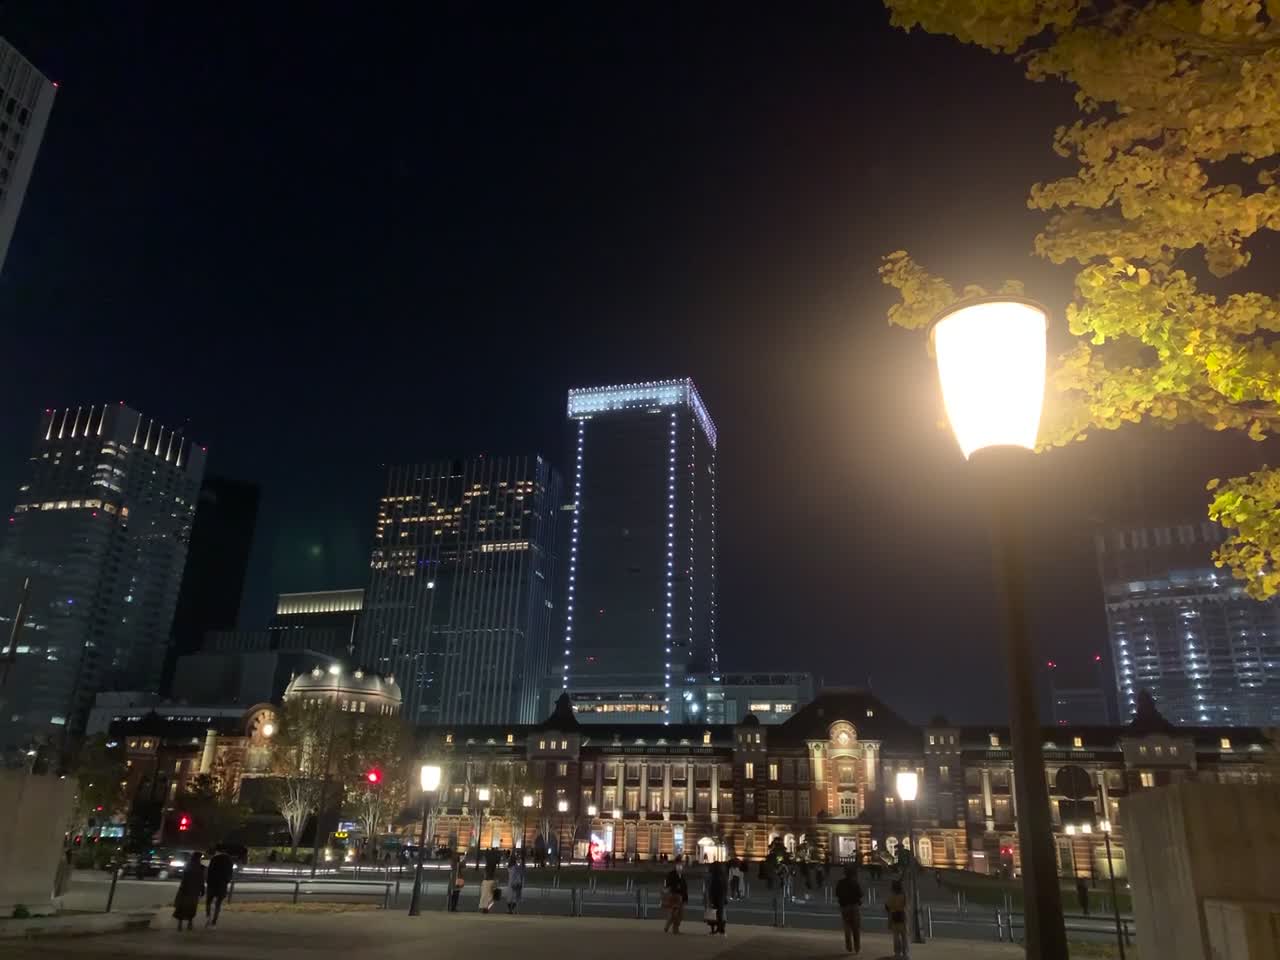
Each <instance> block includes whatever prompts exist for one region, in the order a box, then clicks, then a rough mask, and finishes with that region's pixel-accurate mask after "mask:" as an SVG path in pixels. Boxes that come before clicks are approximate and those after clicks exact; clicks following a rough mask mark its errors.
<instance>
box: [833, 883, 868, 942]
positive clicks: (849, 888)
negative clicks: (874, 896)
mask: <svg viewBox="0 0 1280 960" xmlns="http://www.w3.org/2000/svg"><path fill="white" fill-rule="evenodd" d="M836 902H837V903H838V904H840V923H841V925H842V926H843V927H844V948H845V950H846V951H848V952H849V953H861V952H862V887H861V886H860V885H859V884H858V868H857V867H855V866H853V865H851V864H847V865H846V866H845V868H844V876H843V877H841V878H840V880H839V882H838V883H836Z"/></svg>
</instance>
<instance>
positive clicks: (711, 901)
mask: <svg viewBox="0 0 1280 960" xmlns="http://www.w3.org/2000/svg"><path fill="white" fill-rule="evenodd" d="M728 887H729V885H728V883H727V882H726V881H725V876H724V864H722V863H720V862H718V861H717V862H716V863H713V864H711V870H710V872H709V873H708V874H707V913H708V914H710V913H711V911H712V910H714V911H715V919H714V920H712V919H710V917H708V918H707V925H708V926H709V927H710V928H711V932H712V933H718V934H720V935H721V936H724V902H725V898H726V896H727V894H728Z"/></svg>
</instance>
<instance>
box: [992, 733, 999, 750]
mask: <svg viewBox="0 0 1280 960" xmlns="http://www.w3.org/2000/svg"><path fill="white" fill-rule="evenodd" d="M991 745H992V746H993V747H998V746H1000V734H998V733H993V734H991Z"/></svg>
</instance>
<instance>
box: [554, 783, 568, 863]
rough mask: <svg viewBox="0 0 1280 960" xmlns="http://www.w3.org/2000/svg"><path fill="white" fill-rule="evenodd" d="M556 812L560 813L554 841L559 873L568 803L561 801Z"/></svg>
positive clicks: (562, 855) (562, 857)
mask: <svg viewBox="0 0 1280 960" xmlns="http://www.w3.org/2000/svg"><path fill="white" fill-rule="evenodd" d="M556 810H558V811H559V812H560V829H559V831H558V833H559V839H558V840H557V841H556V872H557V873H559V872H560V864H561V863H563V862H564V818H565V814H567V813H568V812H569V801H568V800H561V801H559V802H558V803H557V804H556Z"/></svg>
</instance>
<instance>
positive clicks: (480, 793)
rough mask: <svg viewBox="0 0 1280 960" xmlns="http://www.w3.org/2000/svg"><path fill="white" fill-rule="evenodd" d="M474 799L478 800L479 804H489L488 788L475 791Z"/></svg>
mask: <svg viewBox="0 0 1280 960" xmlns="http://www.w3.org/2000/svg"><path fill="white" fill-rule="evenodd" d="M476 797H477V798H478V799H479V800H480V802H481V803H488V802H489V788H488V787H481V788H480V789H479V790H477V791H476Z"/></svg>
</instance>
